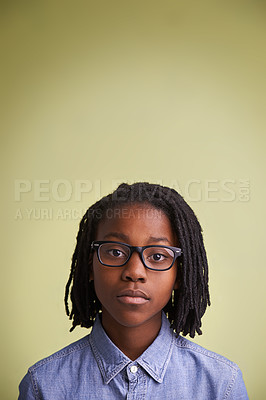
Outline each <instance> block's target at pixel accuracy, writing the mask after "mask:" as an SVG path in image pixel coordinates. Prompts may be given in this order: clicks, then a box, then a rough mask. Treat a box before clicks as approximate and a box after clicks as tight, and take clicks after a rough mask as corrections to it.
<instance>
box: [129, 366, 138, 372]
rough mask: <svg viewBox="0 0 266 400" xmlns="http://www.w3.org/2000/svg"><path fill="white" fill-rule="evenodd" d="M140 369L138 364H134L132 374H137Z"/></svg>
mask: <svg viewBox="0 0 266 400" xmlns="http://www.w3.org/2000/svg"><path fill="white" fill-rule="evenodd" d="M137 370H138V367H137V366H136V365H132V367H131V368H130V371H131V372H132V374H135V373H136V372H137Z"/></svg>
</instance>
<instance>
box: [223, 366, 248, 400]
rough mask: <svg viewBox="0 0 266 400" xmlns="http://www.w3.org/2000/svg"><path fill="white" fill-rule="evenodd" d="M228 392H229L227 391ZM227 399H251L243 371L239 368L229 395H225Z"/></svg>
mask: <svg viewBox="0 0 266 400" xmlns="http://www.w3.org/2000/svg"><path fill="white" fill-rule="evenodd" d="M227 393H228V392H227ZM224 399H225V400H249V398H248V394H247V389H246V386H245V383H244V380H243V377H242V373H241V371H240V370H239V371H238V373H237V375H236V379H235V381H234V383H233V385H232V386H231V390H230V391H229V393H228V396H225V397H224Z"/></svg>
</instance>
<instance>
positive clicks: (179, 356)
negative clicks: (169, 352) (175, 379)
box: [171, 336, 248, 400]
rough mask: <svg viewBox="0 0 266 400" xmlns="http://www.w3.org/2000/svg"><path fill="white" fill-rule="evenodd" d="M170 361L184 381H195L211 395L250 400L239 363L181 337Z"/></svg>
mask: <svg viewBox="0 0 266 400" xmlns="http://www.w3.org/2000/svg"><path fill="white" fill-rule="evenodd" d="M171 364H172V367H174V369H175V372H176V371H177V370H178V375H181V376H183V381H184V382H185V381H186V380H187V379H188V380H189V382H190V384H191V382H194V383H195V384H196V386H197V387H201V388H202V390H203V391H204V390H207V391H208V393H212V395H211V396H210V397H209V398H223V399H228V400H229V399H234V400H235V399H238V400H248V395H247V391H246V387H245V384H244V381H243V377H242V373H241V370H240V368H239V367H238V365H237V364H235V363H234V362H232V361H230V360H228V359H227V358H226V357H223V356H221V355H220V354H217V353H215V352H213V351H210V350H207V349H205V348H203V347H202V346H200V345H198V344H196V343H194V342H192V341H190V340H188V339H186V338H184V337H182V336H179V337H177V338H175V339H174V346H173V357H172V361H171ZM185 371H186V372H185ZM188 371H189V375H187V373H188ZM188 384H189V383H188ZM192 398H194V397H192Z"/></svg>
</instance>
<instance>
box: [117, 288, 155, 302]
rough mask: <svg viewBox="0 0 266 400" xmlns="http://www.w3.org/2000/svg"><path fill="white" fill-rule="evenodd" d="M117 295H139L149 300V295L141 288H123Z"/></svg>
mask: <svg viewBox="0 0 266 400" xmlns="http://www.w3.org/2000/svg"><path fill="white" fill-rule="evenodd" d="M117 297H141V298H143V299H146V300H149V296H148V295H147V294H146V293H145V292H143V291H142V290H130V289H128V290H123V291H122V292H120V293H119V294H118V295H117Z"/></svg>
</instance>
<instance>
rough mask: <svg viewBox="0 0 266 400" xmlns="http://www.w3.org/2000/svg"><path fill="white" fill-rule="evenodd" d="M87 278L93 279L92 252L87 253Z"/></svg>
mask: <svg viewBox="0 0 266 400" xmlns="http://www.w3.org/2000/svg"><path fill="white" fill-rule="evenodd" d="M89 269H90V270H89V280H90V281H93V280H94V274H93V254H92V253H91V254H90V255H89Z"/></svg>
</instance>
